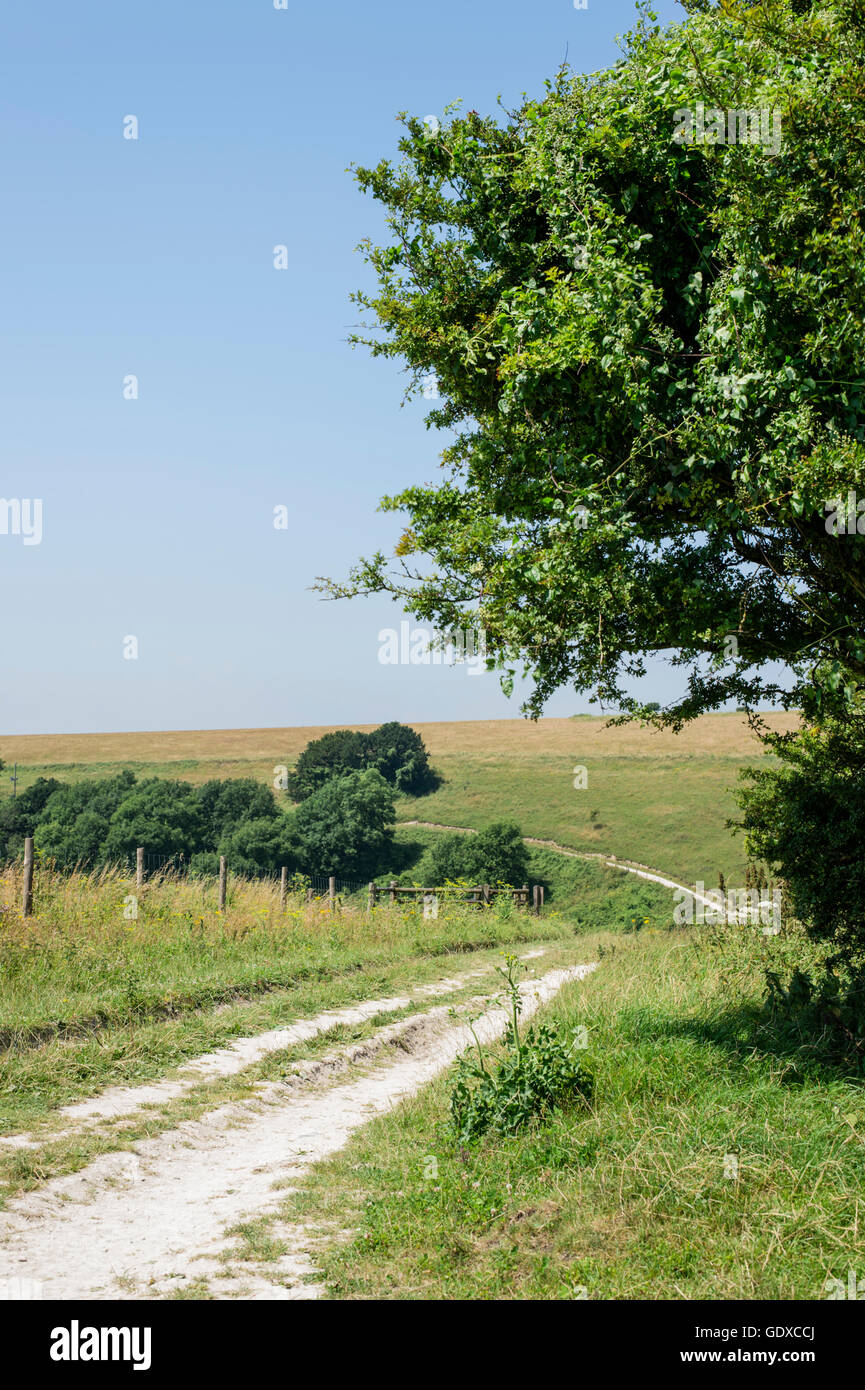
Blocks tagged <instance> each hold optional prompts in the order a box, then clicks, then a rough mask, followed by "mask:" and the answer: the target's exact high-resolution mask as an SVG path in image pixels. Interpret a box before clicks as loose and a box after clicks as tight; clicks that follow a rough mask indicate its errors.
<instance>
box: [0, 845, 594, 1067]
mask: <svg viewBox="0 0 865 1390" xmlns="http://www.w3.org/2000/svg"><path fill="white" fill-rule="evenodd" d="M134 893H135V887H134V883H133V882H132V881H131V880H130V879H129V878H127V877H125V876H124V875H123V874H121V873H118V872H116V871H114V870H106V871H104V872H102V873H99V874H92V875H91V874H83V873H75V874H71V875H68V876H66V875H61V874H55V873H53V872H51V871H50V870H48V869H45V868H40V870H39V872H38V874H37V890H36V902H35V913H34V915H33V916H32V917H29V918H27V919H26V920H24V919H22V917H21V915H20V910H18V909H17V908H16V907H14V906H13V904H14V903H15V902H16V901H20V896H19V895H18V891H17V885H16V883H15V876H14V872H12V871H10V872H7V873H6V874H4V875H3V876H2V877H0V904H2V905H3V906H4V911H3V914H2V926H0V972H2V974H0V979H2V989H0V1041H2V1043H3V1045H4V1046H6V1047H9V1046H12V1047H22V1046H25V1047H26V1046H28V1045H32V1044H34V1043H40V1042H43V1041H46V1040H49V1039H51V1038H53V1037H63V1036H67V1037H68V1036H76V1035H78V1036H83V1035H86V1034H88V1033H93V1032H95V1031H98V1030H99V1029H105V1028H113V1027H118V1026H121V1025H124V1024H129V1023H132V1022H140V1021H142V1020H145V1019H160V1018H169V1017H176V1016H178V1015H181V1014H185V1013H190V1012H193V1011H195V1010H199V1009H206V1008H211V1007H213V1006H214V1005H216V1004H222V1003H226V1002H230V1001H231V1000H233V999H235V998H238V997H242V996H245V997H252V996H255V995H256V994H261V993H264V992H266V991H269V990H273V989H286V988H296V987H298V986H299V985H302V984H304V983H314V982H316V981H326V980H331V979H333V978H335V977H336V976H340V975H346V974H349V973H351V972H354V971H357V972H364V973H365V974H366V975H367V976H370V974H371V973H372V974H374V972H375V971H377V970H380V969H381V968H382V967H384V966H388V965H394V964H396V963H397V962H399V961H402V962H405V963H406V964H408V963H409V962H413V961H415V960H417V959H422V958H426V957H436V956H441V955H447V954H448V953H449V952H455V951H471V950H481V949H484V948H486V947H489V946H496V945H500V944H505V943H508V942H520V941H532V940H535V939H536V938H537V937H538V936H539V935H541V934H546V935H547V936H557V935H566V934H568V933H569V932H571V931H572V928H571V927H570V926H568V925H567V924H565V923H564V922H562V921H561V920H560V919H558V918H554V917H552V915H551V916H550V917H549V918H544V919H537V918H533V917H531V916H530V915H529V914H527V913H524V912H517V911H512V912H507V911H504V910H503V911H501V912H500V911H498V910H497V909H493V910H491V911H489V912H479V911H476V910H472V909H470V908H465V907H456V906H455V907H453V908H448V909H447V910H443V911H442V912H441V913H440V915H439V917H438V919H437V920H424V918H423V913H422V908H421V906H420V905H418V906H413V907H400V908H397V909H391V908H389V907H388V906H386V905H385V906H382V907H378V908H376V910H375V912H374V913H373V914H372V915H370V914H369V913H368V912H367V911H366V909H365V905H360V906H347V907H345V908H343V909H342V910H341V911H339V912H336V913H333V914H332V913H330V911H329V910H328V905H327V902H326V900H324V901H323V900H321V899H314V900H313V901H312V902H310V903H307V902H306V901H305V899H304V898H302V897H300V898H299V897H291V898H289V901H288V904H287V907H286V910H285V911H284V912H283V911H282V910H281V908H280V903H279V887H278V885H277V884H275V883H273V882H272V881H269V880H242V879H235V880H234V881H233V882H232V887H231V892H230V896H229V901H228V905H227V910H226V912H225V913H224V914H220V913H219V912H218V911H217V909H216V903H215V889H214V886H213V885H212V884H206V885H202V884H201V883H196V882H194V881H192V880H185V879H176V878H167V879H163V880H161V881H154V882H151V883H150V884H148V885H147V886H146V887H145V889H144V890H143V892H142V893H141V894H140V895H139V900H138V905H137V912H138V915H137V917H136V918H132V919H130V918H127V917H126V916H124V912H125V911H126V910H127V909H128V907H129V901H130V898H131V895H133V894H134ZM367 984H368V980H367Z"/></svg>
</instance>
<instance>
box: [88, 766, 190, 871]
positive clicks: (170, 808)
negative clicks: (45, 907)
mask: <svg viewBox="0 0 865 1390" xmlns="http://www.w3.org/2000/svg"><path fill="white" fill-rule="evenodd" d="M202 832H203V823H202V818H201V812H200V810H199V806H198V799H197V797H196V794H195V788H194V787H192V786H190V784H189V783H188V782H169V781H163V780H162V779H160V778H158V777H150V778H148V779H147V780H146V781H144V782H139V784H138V786H137V787H135V788H134V789H133V790H132V791H130V792H129V793H128V795H126V796H125V797H124V798H123V800H122V801H121V803H120V805H119V806H118V807H117V810H116V811H115V812H114V814H113V815H112V817H111V822H110V825H109V828H108V835H107V837H106V839H105V847H104V853H105V856H106V858H107V859H108V860H122V859H128V858H130V857H131V856H132V855H133V854H134V853H135V850H136V848H137V847H138V845H145V846H146V847H147V849H148V850H149V852H150V853H152V854H168V855H170V854H185V855H190V854H192V853H194V852H195V851H196V850H198V849H201V848H202V847H203V846H202Z"/></svg>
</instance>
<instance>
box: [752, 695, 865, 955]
mask: <svg viewBox="0 0 865 1390" xmlns="http://www.w3.org/2000/svg"><path fill="white" fill-rule="evenodd" d="M766 742H767V744H768V746H769V747H770V748H771V750H772V751H773V752H774V753H775V754H776V755H777V757H778V758H779V759H780V765H779V766H776V767H761V768H749V769H747V770H746V771H744V772H743V773H742V777H743V779H744V785H743V786H742V787H740V788H739V789H738V791H737V801H738V803H739V806H740V808H741V810H742V812H743V814H742V818H741V820H740V821H739V822H737V826H738V828H740V829H743V830H744V831H745V837H746V846H747V849H748V852H749V854H750V855H751V856H752V857H753V858H758V859H764V860H765V861H766V862H767V863H771V864H774V865H776V866H777V868H778V870H779V872H780V874H781V876H782V878H783V879H784V881H785V883H786V886H787V893H788V898H789V902H788V906H789V908H790V911H791V912H792V914H793V915H794V916H795V917H797V918H798V919H799V920H800V921H801V922H802V923H804V925H805V926H806V928H807V930H808V933H809V935H810V936H812V937H813V938H814V939H815V940H831V941H833V942H834V944H835V946H836V948H837V950H838V952H839V954H840V955H841V956H843V957H844V958H847V959H849V958H853V957H858V956H860V955H862V954H863V953H865V858H863V854H862V844H863V840H865V715H859V716H853V717H849V718H847V719H845V720H843V721H842V720H840V719H835V718H829V719H827V720H826V722H825V723H824V725H823V726H822V727H820V728H806V729H803V730H802V731H801V732H797V733H795V734H792V735H790V734H787V735H769V736H768V737H767V738H766Z"/></svg>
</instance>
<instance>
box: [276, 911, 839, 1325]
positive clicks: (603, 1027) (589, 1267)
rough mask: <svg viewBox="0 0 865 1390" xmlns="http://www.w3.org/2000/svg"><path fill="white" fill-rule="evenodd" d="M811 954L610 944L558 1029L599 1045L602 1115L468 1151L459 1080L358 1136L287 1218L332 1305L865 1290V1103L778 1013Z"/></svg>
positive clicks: (681, 943) (656, 941)
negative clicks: (584, 1033)
mask: <svg viewBox="0 0 865 1390" xmlns="http://www.w3.org/2000/svg"><path fill="white" fill-rule="evenodd" d="M591 944H593V943H592V940H591V938H586V945H587V946H590V945H591ZM594 944H598V943H594ZM601 944H603V943H601ZM806 949H807V948H806V947H805V945H804V943H803V942H802V941H801V939H800V938H798V937H796V936H795V935H792V934H791V935H790V936H780V937H776V938H764V937H762V936H760V935H758V934H749V933H747V932H742V931H738V930H728V931H726V932H724V933H717V932H716V933H712V932H708V931H707V932H696V933H695V932H688V933H684V932H671V931H664V932H660V931H651V930H650V931H647V932H644V933H641V934H639V935H635V936H628V937H619V938H618V939H617V940H616V941H615V942H614V943H613V944H612V947H611V946H610V944H609V938H608V941H607V945H606V947H605V950H604V952H603V956H602V961H601V967H600V969H599V970H597V971H596V972H595V973H594V974H593V975H592V976H590V977H589V978H588V979H587V980H586V981H585V982H583V983H581V984H578V985H572V986H569V987H567V989H566V990H565V991H563V993H562V995H561V996H560V997H559V999H558V1000H557V1001H556V1003H555V1004H554V1005H552V1006H551V1008H550V1009H549V1010H548V1011H547V1013H548V1016H552V1017H554V1018H557V1019H558V1020H560V1021H561V1022H562V1023H563V1024H566V1025H567V1026H573V1025H574V1024H577V1023H580V1024H584V1025H586V1026H587V1028H588V1030H589V1040H590V1042H589V1053H588V1056H589V1060H590V1062H591V1065H592V1067H593V1069H594V1072H595V1077H596V1091H595V1097H594V1102H593V1105H592V1108H591V1109H590V1110H586V1109H575V1110H572V1111H570V1112H568V1113H562V1114H559V1115H557V1116H554V1117H553V1118H551V1119H550V1120H549V1121H547V1122H544V1123H542V1124H538V1125H536V1126H535V1127H534V1128H533V1129H531V1130H530V1131H528V1132H526V1133H525V1134H524V1135H523V1136H521V1137H519V1138H514V1139H507V1140H502V1139H490V1138H488V1139H486V1140H485V1141H483V1142H481V1143H479V1144H477V1145H473V1146H471V1147H470V1148H462V1149H458V1148H457V1147H456V1146H455V1145H454V1143H453V1141H452V1139H451V1137H450V1134H449V1128H448V1094H449V1080H448V1078H442V1079H441V1080H440V1081H438V1082H437V1083H435V1084H434V1085H432V1086H431V1087H429V1088H427V1089H426V1090H425V1091H424V1092H423V1093H422V1094H420V1095H419V1096H418V1097H417V1098H416V1099H414V1100H412V1101H411V1102H408V1103H406V1104H404V1105H402V1106H401V1107H400V1108H399V1109H398V1110H396V1111H394V1112H393V1113H392V1114H390V1115H388V1116H386V1117H383V1118H381V1119H378V1120H376V1121H375V1122H374V1123H373V1124H371V1125H370V1126H368V1127H367V1128H365V1129H364V1130H362V1131H360V1132H358V1134H357V1135H356V1136H355V1137H354V1139H353V1140H352V1141H351V1142H350V1143H349V1145H348V1146H347V1147H346V1148H345V1149H344V1150H343V1151H342V1152H341V1153H340V1154H339V1155H337V1156H335V1157H334V1158H333V1159H332V1160H330V1161H328V1162H327V1163H324V1164H321V1165H319V1166H318V1167H317V1168H316V1169H315V1170H314V1171H313V1173H312V1174H311V1175H310V1177H309V1179H308V1180H307V1181H306V1182H305V1184H304V1186H303V1187H302V1189H301V1190H300V1192H299V1193H297V1194H295V1195H294V1196H292V1197H290V1198H289V1199H288V1201H287V1203H286V1206H285V1209H284V1211H283V1217H284V1218H286V1219H290V1220H297V1219H298V1218H300V1219H302V1220H304V1221H306V1222H307V1223H309V1225H310V1226H311V1227H312V1228H313V1229H315V1228H318V1227H320V1228H321V1233H322V1238H323V1240H324V1246H323V1249H322V1252H321V1253H320V1254H319V1255H317V1257H316V1258H317V1261H318V1263H319V1264H320V1267H321V1271H322V1275H323V1278H324V1280H325V1281H326V1283H327V1287H328V1289H329V1291H330V1294H331V1295H332V1296H333V1297H338V1298H435V1299H438V1298H443V1299H453V1298H472V1299H477V1298H480V1299H487V1298H489V1299H498V1298H508V1299H510V1298H541V1299H557V1298H566V1299H572V1298H589V1299H634V1298H636V1299H718V1298H731V1299H755V1298H768V1299H819V1298H825V1297H826V1292H825V1288H824V1285H825V1281H826V1279H827V1278H828V1277H830V1276H831V1277H836V1278H840V1279H842V1280H844V1279H846V1277H847V1271H848V1270H849V1269H851V1268H852V1269H854V1270H857V1271H858V1272H859V1273H860V1274H861V1273H862V1271H863V1266H865V1248H863V1246H865V1227H863V1223H862V1221H861V1220H860V1211H861V1207H862V1192H863V1179H865V1095H863V1090H862V1087H861V1084H860V1082H859V1081H858V1080H857V1079H856V1078H854V1077H852V1076H851V1075H849V1074H845V1073H844V1072H843V1071H840V1070H836V1069H835V1068H833V1067H832V1065H831V1064H830V1063H829V1062H828V1061H826V1060H823V1058H822V1055H821V1051H820V1046H819V1043H816V1044H815V1043H814V1042H813V1040H808V1039H805V1038H801V1037H791V1036H789V1035H788V1034H786V1033H785V1032H784V1031H783V1030H781V1029H780V1028H779V1027H776V1025H775V1024H774V1023H773V1021H772V1020H771V1018H769V1017H768V1016H767V1015H765V1013H764V1012H763V1008H762V975H763V970H764V969H765V967H766V965H767V963H769V964H771V966H772V968H775V969H779V971H780V972H781V973H784V971H785V968H788V967H789V966H790V965H792V964H795V963H796V962H798V961H800V960H801V959H802V958H803V954H804V953H805V952H806ZM334 1231H337V1232H350V1233H351V1234H350V1237H349V1238H348V1240H346V1239H344V1238H343V1239H342V1240H340V1239H335V1238H334V1236H333V1232H334Z"/></svg>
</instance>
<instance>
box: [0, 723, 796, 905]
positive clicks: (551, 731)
mask: <svg viewBox="0 0 865 1390" xmlns="http://www.w3.org/2000/svg"><path fill="white" fill-rule="evenodd" d="M767 722H769V723H770V724H772V725H773V727H776V728H777V727H790V726H791V725H792V724H793V722H794V717H793V716H784V715H770V716H767ZM331 727H333V726H328V727H326V728H325V727H322V728H293V729H229V730H203V731H188V732H184V731H179V732H169V733H130V734H73V735H50V736H49V735H32V736H19V737H14V738H7V739H4V740H2V742H0V756H2V757H3V758H4V759H5V760H6V762H7V764H10V765H11V764H13V763H15V762H17V763H18V765H19V775H20V778H21V780H20V782H19V786H20V787H25V786H27V785H29V784H30V783H32V782H33V781H35V779H36V778H37V777H39V776H54V777H59V778H61V779H65V780H77V779H79V778H86V777H101V776H107V775H110V774H112V773H115V772H118V771H120V770H121V769H122V768H129V769H131V770H132V771H133V772H135V773H137V774H138V775H142V776H160V777H178V778H183V779H185V780H188V781H191V782H203V781H206V780H207V779H208V778H210V777H249V776H251V777H256V778H258V779H259V780H261V781H266V782H271V781H272V779H273V776H274V769H275V768H276V767H278V766H280V765H283V764H287V765H289V766H290V765H291V764H292V763H293V762H294V761H295V759H296V758H297V756H298V754H299V753H300V752H301V750H302V749H303V748H304V747H305V745H306V744H307V743H308V742H309V741H310V739H313V738H317V737H319V736H320V735H321V734H323V733H326V732H328V731H329V729H330V728H331ZM358 727H370V726H358ZM414 727H416V728H417V730H418V732H419V733H420V734H421V735H422V737H423V738H424V740H425V742H426V744H427V747H428V749H429V751H430V755H431V758H432V761H433V763H434V765H435V766H436V767H437V768H438V770H439V771H440V772H441V773H442V775H443V777H444V779H445V780H444V783H443V785H442V787H441V788H440V789H439V790H438V791H437V792H435V793H434V794H433V795H432V796H426V797H423V798H419V799H409V798H400V800H399V803H398V816H399V818H400V819H401V820H411V819H418V820H427V821H439V822H443V823H445V824H453V825H466V826H471V827H474V828H479V827H481V826H483V825H485V824H486V823H487V822H489V821H490V820H493V819H500V818H507V819H516V820H518V821H519V822H520V824H521V825H522V827H523V831H524V833H525V834H527V835H532V836H536V837H537V838H539V839H552V840H556V841H558V842H559V843H562V844H565V845H570V846H573V847H574V848H576V849H584V850H589V851H602V852H604V853H606V854H616V855H618V856H619V857H620V858H628V859H635V860H637V861H640V862H642V863H646V864H650V865H651V866H652V867H654V868H658V869H660V870H662V871H666V872H667V873H670V874H672V875H673V876H675V877H678V878H682V879H684V880H685V881H686V882H694V881H696V880H697V879H703V880H704V881H705V882H706V883H707V884H714V883H716V882H717V877H718V873H719V871H722V872H723V873H724V875H725V877H726V878H727V880H728V882H729V883H731V884H738V883H741V882H742V881H743V875H744V852H743V848H742V844H741V840H739V839H737V838H733V837H732V836H731V835H730V832H729V831H728V830H727V829H726V821H727V819H728V817H730V816H732V815H733V814H734V811H735V808H734V804H733V800H732V796H731V790H730V789H731V788H732V787H733V785H734V784H735V782H736V777H737V773H738V770H739V768H740V767H741V766H742V765H743V764H745V763H747V762H748V761H749V760H750V761H753V760H759V758H760V757H761V756H762V754H761V750H760V747H759V745H758V744H757V742H756V740H755V739H754V738H753V736H752V735H751V733H750V731H749V729H748V727H747V723H746V721H745V719H744V717H743V716H741V715H736V714H717V715H706V716H704V717H703V718H701V719H699V720H697V721H695V723H693V724H692V725H690V726H689V727H687V728H686V729H685V730H684V731H683V732H682V733H681V734H679V735H673V734H670V733H666V732H665V733H660V732H657V731H654V730H649V729H642V728H639V727H622V728H609V727H607V724H606V721H605V720H604V719H603V718H582V717H581V718H577V719H542V720H539V721H538V722H537V723H530V722H528V721H525V720H510V719H507V720H486V721H467V722H465V723H450V724H448V723H441V724H417V725H415V726H414ZM577 766H582V767H585V768H586V771H587V780H588V784H587V786H586V787H585V788H584V789H581V790H577V789H575V787H574V785H573V783H574V768H575V767H577Z"/></svg>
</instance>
